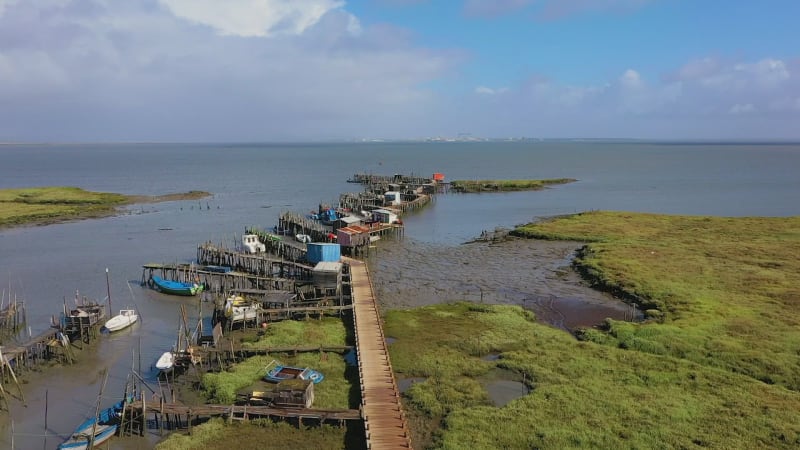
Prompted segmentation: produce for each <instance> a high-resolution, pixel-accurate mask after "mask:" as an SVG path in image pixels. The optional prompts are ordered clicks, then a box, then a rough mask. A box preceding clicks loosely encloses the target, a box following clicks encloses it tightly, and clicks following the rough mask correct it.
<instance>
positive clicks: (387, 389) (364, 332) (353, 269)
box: [342, 258, 411, 449]
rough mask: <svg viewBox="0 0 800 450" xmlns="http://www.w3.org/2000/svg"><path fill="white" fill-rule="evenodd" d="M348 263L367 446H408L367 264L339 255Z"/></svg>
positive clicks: (393, 447) (408, 440) (373, 447)
mask: <svg viewBox="0 0 800 450" xmlns="http://www.w3.org/2000/svg"><path fill="white" fill-rule="evenodd" d="M342 260H343V261H344V262H346V263H348V264H349V265H350V276H351V284H352V294H353V295H352V296H353V306H354V307H353V315H354V321H355V327H354V328H355V333H356V351H357V354H358V371H359V378H360V381H361V414H362V416H363V418H364V429H365V432H366V438H367V448H369V449H397V448H411V436H410V434H409V432H408V426H407V424H406V418H405V414H404V413H403V406H402V404H401V403H400V390H399V389H398V388H397V382H396V380H395V378H394V371H393V370H392V363H391V361H390V360H389V352H388V349H387V348H386V337H385V336H384V334H383V324H382V322H381V316H380V314H379V312H378V305H377V302H376V300H375V294H374V291H373V289H372V280H371V279H370V277H369V272H368V271H367V266H366V264H365V263H364V262H363V261H358V260H355V259H351V258H342Z"/></svg>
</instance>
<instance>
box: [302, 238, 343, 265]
mask: <svg viewBox="0 0 800 450" xmlns="http://www.w3.org/2000/svg"><path fill="white" fill-rule="evenodd" d="M306 250H307V253H306V259H308V262H310V263H312V264H316V263H318V262H322V261H325V262H339V260H340V259H342V247H341V246H340V245H339V244H326V243H322V242H310V243H308V244H306Z"/></svg>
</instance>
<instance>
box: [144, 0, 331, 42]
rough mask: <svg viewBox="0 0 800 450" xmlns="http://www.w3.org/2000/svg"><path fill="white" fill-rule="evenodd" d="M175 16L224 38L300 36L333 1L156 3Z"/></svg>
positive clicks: (166, 0)
mask: <svg viewBox="0 0 800 450" xmlns="http://www.w3.org/2000/svg"><path fill="white" fill-rule="evenodd" d="M159 2H160V3H161V4H162V5H164V6H166V7H167V8H168V9H169V10H170V11H171V12H172V13H173V14H174V15H175V16H177V17H180V18H183V19H186V20H189V21H191V22H194V23H199V24H202V25H208V26H211V27H213V28H214V29H215V30H217V31H218V32H219V33H220V34H223V35H236V36H257V37H263V36H270V35H273V34H295V35H297V34H302V33H303V32H304V31H306V30H307V29H308V28H309V27H312V26H314V25H315V24H316V23H317V22H319V21H320V19H321V18H322V17H323V16H324V15H325V14H327V13H328V12H329V11H332V10H335V9H338V8H341V7H343V6H344V2H343V1H336V0H225V1H218V0H159Z"/></svg>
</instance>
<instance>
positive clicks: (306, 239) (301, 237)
mask: <svg viewBox="0 0 800 450" xmlns="http://www.w3.org/2000/svg"><path fill="white" fill-rule="evenodd" d="M294 238H295V239H297V241H298V242H302V243H304V244H308V243H309V242H311V236H309V235H307V234H302V233H301V234H297V235H295V237H294Z"/></svg>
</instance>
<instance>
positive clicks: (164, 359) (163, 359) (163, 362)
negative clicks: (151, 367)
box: [156, 351, 175, 372]
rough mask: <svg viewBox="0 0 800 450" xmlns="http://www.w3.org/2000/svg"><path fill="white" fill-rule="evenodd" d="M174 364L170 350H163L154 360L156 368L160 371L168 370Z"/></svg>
mask: <svg viewBox="0 0 800 450" xmlns="http://www.w3.org/2000/svg"><path fill="white" fill-rule="evenodd" d="M174 366H175V359H174V356H173V355H172V352H171V351H169V352H164V353H163V354H162V355H161V356H160V357H159V358H158V361H156V369H158V370H160V371H162V372H169V371H170V370H172V368H173V367H174Z"/></svg>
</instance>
